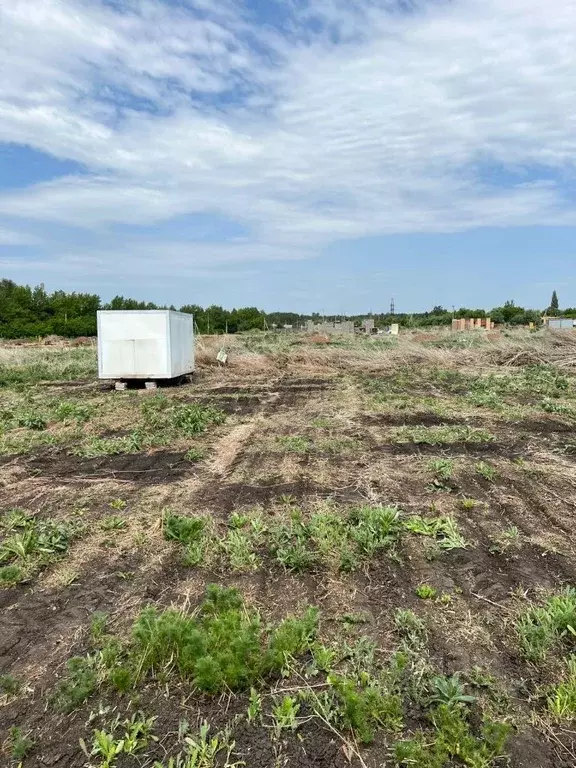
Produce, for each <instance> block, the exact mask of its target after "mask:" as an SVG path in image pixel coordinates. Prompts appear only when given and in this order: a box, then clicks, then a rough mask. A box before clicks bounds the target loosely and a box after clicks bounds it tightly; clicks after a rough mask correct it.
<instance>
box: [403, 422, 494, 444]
mask: <svg viewBox="0 0 576 768" xmlns="http://www.w3.org/2000/svg"><path fill="white" fill-rule="evenodd" d="M392 440H393V442H395V443H416V444H425V445H449V444H451V443H489V442H490V441H492V440H494V435H492V434H491V433H490V432H487V431H486V430H485V429H475V428H473V427H469V426H439V427H424V426H414V427H412V426H410V427H399V428H398V429H397V430H396V431H395V433H394V435H393V438H392Z"/></svg>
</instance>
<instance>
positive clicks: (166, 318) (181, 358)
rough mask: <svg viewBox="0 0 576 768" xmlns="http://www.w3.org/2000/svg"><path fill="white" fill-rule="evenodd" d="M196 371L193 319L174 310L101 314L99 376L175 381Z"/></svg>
mask: <svg viewBox="0 0 576 768" xmlns="http://www.w3.org/2000/svg"><path fill="white" fill-rule="evenodd" d="M193 371H194V318H193V316H192V315H189V314H187V313H185V312H175V311H174V310H171V309H142V310H140V309H126V310H123V309H122V310H115V309H114V310H108V309H106V310H100V311H99V312H98V376H99V378H100V379H116V380H117V381H129V380H131V379H143V380H145V381H148V382H154V381H156V380H158V379H176V378H178V377H181V376H186V375H187V374H190V373H192V372H193Z"/></svg>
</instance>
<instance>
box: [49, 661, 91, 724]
mask: <svg viewBox="0 0 576 768" xmlns="http://www.w3.org/2000/svg"><path fill="white" fill-rule="evenodd" d="M97 683H98V673H97V667H96V659H95V657H94V656H74V657H73V658H71V659H69V660H68V662H67V664H66V676H65V677H64V679H63V680H61V681H60V682H59V683H58V685H57V687H56V692H55V694H54V696H53V703H54V705H55V706H56V708H57V709H59V710H60V711H61V712H72V710H74V709H76V707H78V706H79V705H80V704H83V703H84V702H85V701H86V699H88V698H89V696H91V694H92V693H93V692H94V691H95V689H96V686H97Z"/></svg>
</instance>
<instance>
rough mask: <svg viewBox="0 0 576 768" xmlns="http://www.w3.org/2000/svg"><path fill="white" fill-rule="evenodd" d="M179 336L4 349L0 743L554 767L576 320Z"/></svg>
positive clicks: (28, 755)
mask: <svg viewBox="0 0 576 768" xmlns="http://www.w3.org/2000/svg"><path fill="white" fill-rule="evenodd" d="M223 345H224V346H225V347H226V349H227V351H228V353H229V364H228V365H227V366H226V367H220V366H219V365H218V364H217V363H216V361H215V357H216V354H217V352H218V350H219V348H220V347H221V346H223ZM197 351H198V354H197V358H198V363H199V368H198V371H197V373H196V374H195V376H194V378H193V382H192V383H189V384H185V385H183V386H180V387H162V388H160V389H158V390H157V391H156V392H150V391H147V390H143V389H134V390H128V391H125V392H114V391H112V390H111V389H110V387H109V386H108V385H106V384H103V383H102V382H98V381H97V380H96V372H95V371H96V360H95V351H94V349H93V348H92V347H82V348H71V347H65V346H62V347H54V348H44V347H40V346H38V347H25V348H24V347H18V348H12V347H0V626H1V632H0V665H1V666H0V743H1V749H2V765H7V766H14V767H16V766H20V765H22V766H24V768H26V767H27V766H58V768H61V767H62V768H72V767H74V768H81V767H84V766H90V767H93V768H130V767H131V766H134V768H136V767H139V768H225V767H227V768H233V767H235V768H240V766H245V767H246V768H284V767H286V768H292V767H295V766H298V768H333V767H334V766H336V768H343V767H344V766H360V767H362V766H364V767H370V768H380V767H381V766H406V767H408V766H415V767H416V768H443V767H444V766H446V767H449V766H469V768H489V766H500V765H501V766H513V767H514V768H521V767H524V766H526V767H528V766H530V768H561V767H562V766H564V767H565V768H568V766H574V765H576V742H575V739H574V736H575V733H576V731H575V727H574V726H575V722H576V542H575V541H574V537H573V535H572V532H573V530H574V525H575V520H576V471H575V470H576V434H575V426H576V339H575V337H574V336H573V335H572V334H570V333H557V334H554V333H544V332H542V333H535V334H528V333H526V332H516V333H512V334H509V335H506V334H500V335H492V334H490V335H489V336H485V335H483V334H481V333H479V334H470V335H467V334H454V335H452V334H448V333H445V334H438V335H436V336H434V335H432V334H427V335H426V336H425V337H423V338H422V336H421V335H420V336H419V335H418V334H414V335H412V336H406V337H401V338H400V339H398V340H396V339H391V338H372V339H345V338H342V339H335V340H333V341H332V342H331V343H326V342H322V343H312V342H311V341H310V340H306V338H305V337H298V336H291V335H290V336H288V335H286V336H282V337H279V338H278V337H274V336H272V335H267V334H254V335H251V336H245V337H242V338H240V337H238V338H234V339H231V338H226V339H223V338H222V337H220V338H216V337H214V338H204V339H200V340H199V341H198V350H197Z"/></svg>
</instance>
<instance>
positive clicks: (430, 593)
mask: <svg viewBox="0 0 576 768" xmlns="http://www.w3.org/2000/svg"><path fill="white" fill-rule="evenodd" d="M414 591H415V592H416V594H417V595H418V597H419V598H421V599H422V600H434V599H435V598H436V596H437V595H438V590H437V589H435V588H434V587H431V586H430V584H420V585H419V586H418V587H416V589H415V590H414Z"/></svg>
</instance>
